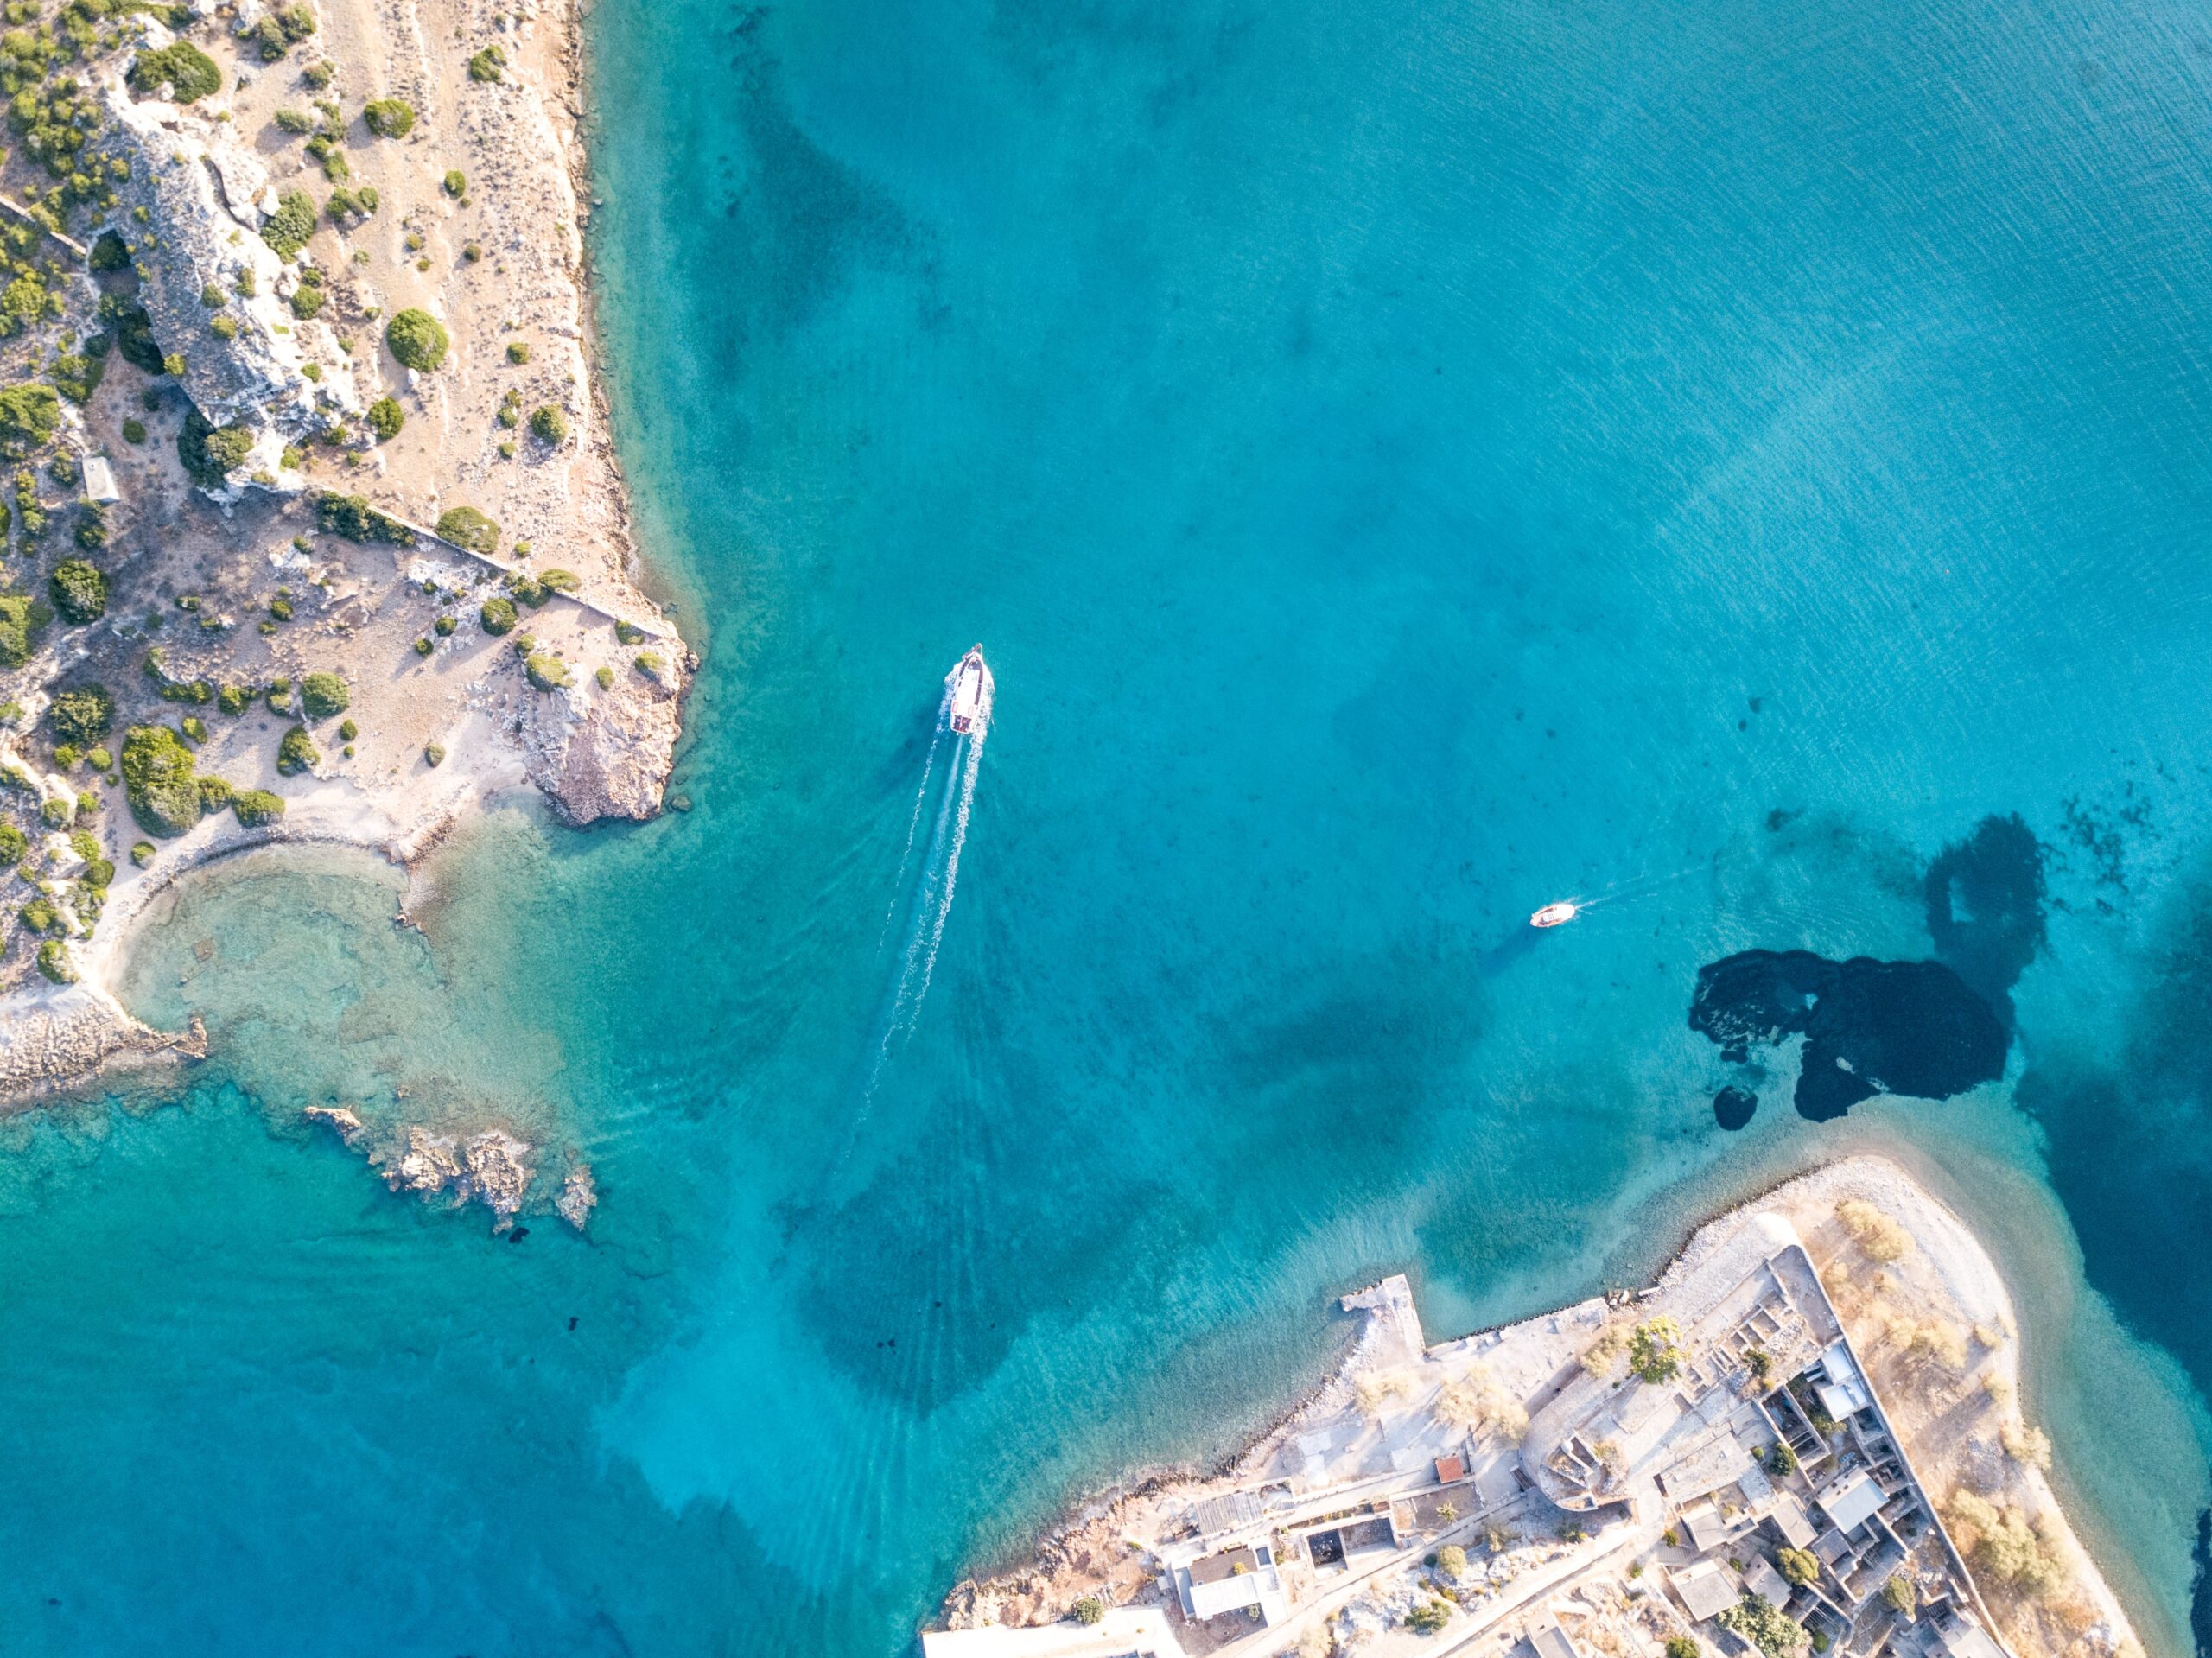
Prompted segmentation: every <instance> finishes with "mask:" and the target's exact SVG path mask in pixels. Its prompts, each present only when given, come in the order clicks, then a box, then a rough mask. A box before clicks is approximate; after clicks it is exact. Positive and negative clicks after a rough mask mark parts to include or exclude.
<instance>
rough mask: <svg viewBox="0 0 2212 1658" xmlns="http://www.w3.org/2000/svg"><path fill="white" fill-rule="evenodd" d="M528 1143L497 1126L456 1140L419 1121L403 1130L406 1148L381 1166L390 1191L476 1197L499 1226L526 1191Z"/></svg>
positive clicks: (471, 1199) (462, 1199)
mask: <svg viewBox="0 0 2212 1658" xmlns="http://www.w3.org/2000/svg"><path fill="white" fill-rule="evenodd" d="M530 1151H531V1148H530V1146H529V1144H528V1143H527V1142H526V1141H524V1140H517V1139H516V1138H515V1137H514V1136H513V1135H512V1134H507V1133H505V1132H504V1131H503V1130H500V1129H498V1128H487V1129H486V1130H485V1131H484V1132H483V1133H482V1134H471V1135H470V1136H468V1138H467V1139H466V1140H456V1139H454V1137H453V1136H452V1135H450V1134H432V1133H431V1132H430V1131H429V1129H427V1128H423V1125H422V1124H420V1123H413V1124H410V1126H409V1128H408V1130H407V1149H406V1150H405V1151H404V1152H403V1153H401V1154H400V1155H399V1157H398V1158H397V1160H395V1161H394V1162H392V1163H391V1164H390V1165H389V1166H387V1167H386V1168H385V1174H384V1178H385V1180H386V1181H387V1182H388V1183H389V1184H390V1185H391V1189H392V1190H393V1191H419V1192H422V1193H423V1194H424V1195H425V1196H431V1195H435V1194H436V1193H439V1192H449V1193H451V1194H452V1197H453V1200H454V1204H455V1205H456V1206H458V1205H460V1204H466V1203H472V1202H474V1203H481V1204H484V1205H485V1207H486V1208H487V1209H489V1210H491V1211H492V1219H493V1223H494V1225H495V1226H497V1227H498V1228H499V1229H505V1227H506V1225H507V1224H508V1223H510V1222H511V1221H512V1220H513V1219H514V1217H515V1216H516V1215H517V1214H518V1213H519V1212H520V1211H521V1209H522V1205H523V1199H524V1198H525V1197H528V1196H529V1195H530V1180H531V1163H530Z"/></svg>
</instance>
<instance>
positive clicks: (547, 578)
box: [537, 570, 583, 593]
mask: <svg viewBox="0 0 2212 1658" xmlns="http://www.w3.org/2000/svg"><path fill="white" fill-rule="evenodd" d="M537 579H538V581H540V582H541V583H543V585H544V586H545V587H546V588H548V589H550V591H552V592H554V593H574V592H575V590H576V589H577V588H581V587H582V586H583V583H582V582H581V581H577V580H576V577H575V572H574V571H572V570H544V571H541V572H540V573H539V575H538V577H537Z"/></svg>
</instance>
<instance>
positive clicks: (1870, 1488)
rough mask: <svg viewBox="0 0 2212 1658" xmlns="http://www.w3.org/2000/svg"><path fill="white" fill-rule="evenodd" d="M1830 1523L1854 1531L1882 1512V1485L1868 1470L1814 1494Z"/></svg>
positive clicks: (1846, 1477)
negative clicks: (1869, 1475) (1869, 1474)
mask: <svg viewBox="0 0 2212 1658" xmlns="http://www.w3.org/2000/svg"><path fill="white" fill-rule="evenodd" d="M1813 1501H1814V1502H1815V1503H1817V1504H1819V1506H1820V1510H1821V1513H1822V1514H1824V1515H1827V1517H1828V1523H1829V1524H1830V1525H1832V1526H1834V1528H1836V1529H1837V1530H1838V1531H1854V1530H1856V1529H1857V1528H1859V1527H1860V1526H1863V1525H1865V1524H1866V1522H1867V1521H1869V1520H1871V1519H1872V1518H1873V1517H1874V1516H1875V1515H1877V1514H1878V1513H1880V1512H1881V1509H1882V1503H1883V1502H1884V1498H1883V1496H1882V1488H1881V1487H1880V1486H1878V1485H1877V1484H1875V1483H1874V1482H1873V1480H1872V1478H1871V1477H1868V1476H1867V1475H1866V1473H1864V1472H1859V1473H1851V1474H1846V1475H1845V1476H1844V1477H1842V1478H1840V1479H1839V1480H1837V1481H1835V1482H1834V1483H1833V1484H1831V1485H1829V1486H1828V1488H1827V1490H1824V1491H1822V1492H1821V1493H1820V1494H1819V1495H1818V1496H1815V1497H1814V1499H1813Z"/></svg>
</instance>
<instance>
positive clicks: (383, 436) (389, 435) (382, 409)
mask: <svg viewBox="0 0 2212 1658" xmlns="http://www.w3.org/2000/svg"><path fill="white" fill-rule="evenodd" d="M406 424H407V411H406V410H404V409H402V408H401V407H400V406H399V399H398V398H397V397H378V399H377V400H376V401H375V402H374V403H371V404H370V405H369V429H370V430H371V431H372V432H374V433H375V434H376V435H377V441H378V442H380V443H388V442H390V441H391V440H392V439H393V438H395V437H397V436H398V435H399V433H400V429H401V428H402V427H404V426H405V425H406Z"/></svg>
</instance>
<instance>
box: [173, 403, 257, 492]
mask: <svg viewBox="0 0 2212 1658" xmlns="http://www.w3.org/2000/svg"><path fill="white" fill-rule="evenodd" d="M252 448H253V434H252V433H251V432H249V431H247V430H246V429H245V428H244V427H243V426H211V425H210V424H208V422H207V416H205V415H203V414H201V413H200V411H199V410H197V409H188V410H185V414H184V424H183V425H181V426H180V427H179V428H178V429H177V434H176V458H177V460H178V461H180V462H181V464H182V465H183V467H184V472H185V476H186V477H188V478H189V479H191V480H192V481H193V482H194V483H195V484H198V485H199V486H200V487H201V488H203V489H220V488H222V487H223V486H224V484H225V482H226V480H228V478H229V477H230V474H231V473H232V472H234V471H236V470H237V469H238V467H242V466H244V465H245V458H246V456H247V455H248V454H250V453H251V451H252Z"/></svg>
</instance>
